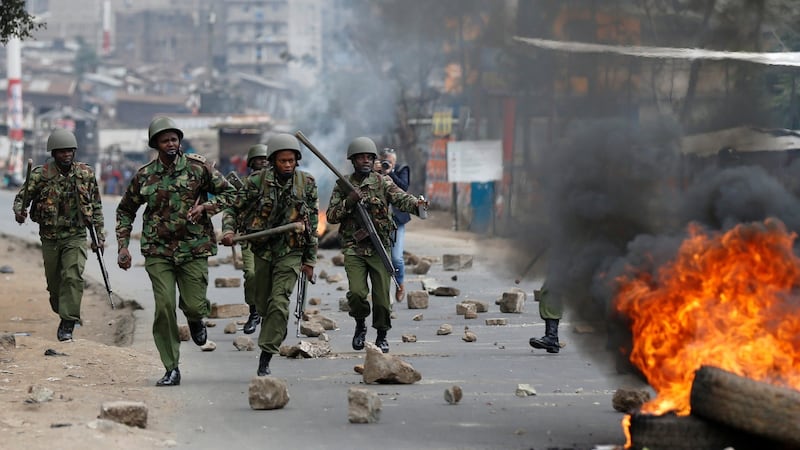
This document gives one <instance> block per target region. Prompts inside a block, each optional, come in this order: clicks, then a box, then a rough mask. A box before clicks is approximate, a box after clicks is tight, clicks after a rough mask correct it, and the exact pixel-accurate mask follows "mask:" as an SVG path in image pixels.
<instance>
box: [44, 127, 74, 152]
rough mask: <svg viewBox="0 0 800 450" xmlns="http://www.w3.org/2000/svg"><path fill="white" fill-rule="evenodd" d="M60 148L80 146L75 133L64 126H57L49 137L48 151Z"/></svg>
mask: <svg viewBox="0 0 800 450" xmlns="http://www.w3.org/2000/svg"><path fill="white" fill-rule="evenodd" d="M60 148H74V149H77V148H78V141H77V140H76V139H75V135H74V134H72V132H71V131H69V130H65V129H63V128H56V129H55V130H53V132H52V133H50V137H48V138H47V151H48V152H52V151H53V150H58V149H60Z"/></svg>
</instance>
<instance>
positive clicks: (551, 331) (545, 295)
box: [528, 281, 564, 353]
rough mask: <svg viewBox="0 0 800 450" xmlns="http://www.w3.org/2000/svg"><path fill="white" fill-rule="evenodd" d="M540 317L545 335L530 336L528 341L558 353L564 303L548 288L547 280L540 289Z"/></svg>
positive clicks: (532, 344)
mask: <svg viewBox="0 0 800 450" xmlns="http://www.w3.org/2000/svg"><path fill="white" fill-rule="evenodd" d="M539 296H540V297H539V317H541V318H542V320H544V336H542V337H541V338H538V339H537V338H530V340H529V341H528V343H529V344H530V345H531V347H533V348H538V349H542V350H546V351H547V353H558V352H559V350H561V346H560V344H559V342H558V321H559V320H561V314H562V312H563V309H564V308H563V304H562V303H561V301H560V300H559V298H558V297H556V296H554V295H553V294H552V293H551V292H550V290H549V289H548V288H547V282H546V281H545V282H544V284H542V288H541V289H540V290H539Z"/></svg>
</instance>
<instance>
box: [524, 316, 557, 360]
mask: <svg viewBox="0 0 800 450" xmlns="http://www.w3.org/2000/svg"><path fill="white" fill-rule="evenodd" d="M528 343H529V344H531V347H533V348H541V349H544V350H547V353H558V352H559V350H561V346H560V345H558V319H544V336H542V337H541V339H536V338H531V339H530V341H528Z"/></svg>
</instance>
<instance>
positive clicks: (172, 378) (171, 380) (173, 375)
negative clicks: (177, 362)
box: [156, 367, 181, 386]
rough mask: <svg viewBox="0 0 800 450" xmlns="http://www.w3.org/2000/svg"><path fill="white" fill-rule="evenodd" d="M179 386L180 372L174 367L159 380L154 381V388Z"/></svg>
mask: <svg viewBox="0 0 800 450" xmlns="http://www.w3.org/2000/svg"><path fill="white" fill-rule="evenodd" d="M180 384H181V371H180V370H179V369H178V368H177V367H176V368H174V369H172V370H168V371H167V372H166V373H165V374H164V376H163V377H161V379H160V380H158V381H156V386H178V385H180Z"/></svg>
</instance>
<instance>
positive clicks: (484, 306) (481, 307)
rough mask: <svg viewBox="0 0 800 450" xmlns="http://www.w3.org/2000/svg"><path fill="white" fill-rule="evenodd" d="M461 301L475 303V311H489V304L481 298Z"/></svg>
mask: <svg viewBox="0 0 800 450" xmlns="http://www.w3.org/2000/svg"><path fill="white" fill-rule="evenodd" d="M461 303H469V304H472V305H475V312H479V313H485V312H489V304H488V303H486V302H482V301H480V300H473V299H467V300H462V301H461Z"/></svg>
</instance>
